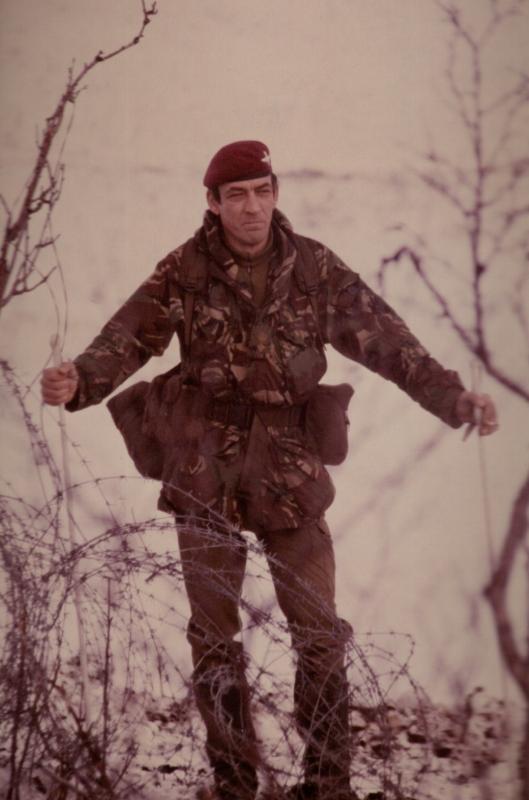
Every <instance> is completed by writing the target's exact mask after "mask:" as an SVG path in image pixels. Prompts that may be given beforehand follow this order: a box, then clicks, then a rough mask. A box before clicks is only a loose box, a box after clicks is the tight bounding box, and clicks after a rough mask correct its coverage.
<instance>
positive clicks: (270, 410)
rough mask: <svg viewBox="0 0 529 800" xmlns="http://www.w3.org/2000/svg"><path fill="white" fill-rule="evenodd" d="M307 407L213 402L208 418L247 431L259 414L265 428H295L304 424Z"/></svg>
mask: <svg viewBox="0 0 529 800" xmlns="http://www.w3.org/2000/svg"><path fill="white" fill-rule="evenodd" d="M304 411H305V406H259V405H250V404H249V403H237V402H231V403H226V402H223V401H221V400H212V402H211V404H210V406H209V409H208V412H207V416H208V418H209V419H211V420H213V421H214V422H222V423H223V424H224V425H235V426H236V427H237V428H243V429H247V428H249V427H250V426H251V424H252V421H253V417H254V414H257V416H258V417H259V419H260V420H261V422H262V423H263V425H265V427H267V428H270V427H277V428H294V427H297V426H299V425H301V424H302V422H303V416H304Z"/></svg>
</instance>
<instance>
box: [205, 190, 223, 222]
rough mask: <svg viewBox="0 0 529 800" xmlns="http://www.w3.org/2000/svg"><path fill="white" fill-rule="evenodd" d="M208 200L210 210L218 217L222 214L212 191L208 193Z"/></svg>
mask: <svg viewBox="0 0 529 800" xmlns="http://www.w3.org/2000/svg"><path fill="white" fill-rule="evenodd" d="M206 200H207V201H208V206H209V210H210V211H213V213H214V214H216V215H217V216H218V215H219V214H220V206H219V203H218V201H217V200H216V199H215V196H214V194H213V192H212V191H211V189H208V191H207V194H206Z"/></svg>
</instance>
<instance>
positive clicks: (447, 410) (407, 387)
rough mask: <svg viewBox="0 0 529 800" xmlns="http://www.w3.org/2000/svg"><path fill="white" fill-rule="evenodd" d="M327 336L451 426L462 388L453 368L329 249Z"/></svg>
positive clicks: (456, 420)
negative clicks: (441, 361)
mask: <svg viewBox="0 0 529 800" xmlns="http://www.w3.org/2000/svg"><path fill="white" fill-rule="evenodd" d="M324 261H326V262H327V263H326V270H325V271H326V274H327V292H326V295H327V297H326V300H327V314H326V334H327V341H328V342H329V343H330V344H332V345H333V347H335V348H336V350H338V351H339V352H340V353H342V354H343V355H345V356H347V357H348V358H351V359H353V360H355V361H357V362H359V363H360V364H363V365H364V366H365V367H368V368H369V369H370V370H372V371H373V372H376V373H378V374H379V375H381V376H382V377H383V378H386V379H387V380H390V381H393V383H396V384H397V386H399V387H400V388H401V389H403V390H404V391H405V392H406V393H407V394H408V395H409V396H410V397H411V398H412V399H413V400H415V401H416V402H417V403H420V405H421V406H422V407H423V408H425V409H426V410H427V411H430V412H431V413H432V414H435V416H437V417H439V418H440V419H441V420H443V422H446V423H447V424H448V425H451V426H452V427H453V428H459V427H460V426H461V424H462V423H461V422H460V420H459V418H458V417H457V415H456V412H455V405H456V401H457V399H458V397H459V395H460V394H461V392H462V391H464V389H465V387H464V386H463V384H462V382H461V380H460V378H459V375H458V374H457V372H453V371H452V370H447V369H445V368H444V367H443V366H441V364H439V363H438V362H437V361H435V359H433V358H432V357H431V356H430V354H429V353H428V352H427V350H426V349H425V348H424V347H423V346H422V344H421V343H420V342H419V341H418V339H416V337H415V336H413V334H412V333H411V332H410V330H409V329H408V327H407V326H406V324H405V322H404V321H403V320H402V319H401V318H400V317H399V315H398V314H397V313H396V312H395V311H394V310H393V309H392V308H391V307H390V306H389V305H388V304H387V303H386V302H385V300H383V299H382V298H381V297H380V296H379V295H377V294H376V293H375V292H374V291H372V289H370V288H369V286H367V285H366V284H365V283H364V281H363V280H362V279H361V278H360V276H359V275H358V274H357V273H355V272H353V271H352V270H351V269H349V267H347V266H346V265H345V264H344V263H343V262H342V261H341V260H340V259H339V258H338V257H337V256H336V255H334V253H332V252H331V251H329V250H327V252H326V253H325V257H324Z"/></svg>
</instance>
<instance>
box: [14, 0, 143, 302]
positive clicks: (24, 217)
mask: <svg viewBox="0 0 529 800" xmlns="http://www.w3.org/2000/svg"><path fill="white" fill-rule="evenodd" d="M141 9H142V21H141V25H140V28H139V31H138V33H137V34H136V35H135V36H134V37H133V38H132V39H131V40H130V41H129V42H127V43H126V44H124V45H121V46H120V47H118V48H116V49H115V50H113V51H111V52H109V53H104V52H102V51H100V52H98V53H97V54H96V55H95V56H94V57H93V58H92V59H91V60H90V61H89V62H87V63H86V64H85V65H84V66H83V67H82V68H81V69H80V70H79V72H78V73H77V74H76V75H74V73H73V69H72V68H70V70H69V71H68V79H67V83H66V88H65V89H64V91H63V93H62V95H61V97H60V99H59V101H58V103H57V105H56V106H55V109H54V111H53V112H52V113H51V115H50V116H49V117H48V118H47V119H46V123H45V126H44V130H43V133H42V135H41V136H40V138H39V140H38V144H37V150H38V152H37V159H36V162H35V166H34V167H33V170H32V173H31V175H30V177H29V179H28V183H27V187H26V190H25V193H24V197H23V199H22V202H21V205H20V209H19V211H18V213H17V214H16V215H15V214H13V213H12V212H11V211H10V210H9V209H8V210H7V222H6V226H5V230H4V237H3V241H2V243H1V245H0V310H1V309H2V308H3V307H4V306H5V305H6V304H7V303H8V302H9V300H10V299H11V298H12V297H13V296H14V295H16V294H23V293H24V292H23V291H21V284H20V282H18V288H17V291H15V292H10V291H9V290H8V282H10V283H11V284H13V283H15V284H17V277H16V276H17V273H18V272H19V271H20V270H21V269H23V264H22V265H21V264H20V262H19V255H20V251H21V250H20V248H21V243H22V240H23V238H24V236H25V234H26V233H27V231H28V227H29V224H30V220H31V218H32V217H33V216H34V215H35V214H37V213H38V212H39V211H40V210H41V209H42V208H43V207H45V206H47V207H48V208H49V209H50V210H51V209H53V207H54V206H55V204H56V203H57V201H58V199H59V196H60V190H61V186H62V177H61V176H62V170H63V165H62V164H61V163H60V162H59V163H58V164H57V166H56V168H55V170H52V169H51V167H50V153H51V150H52V146H53V144H54V142H55V140H56V137H57V134H58V132H59V129H60V127H61V124H62V122H63V119H64V115H65V113H66V110H67V108H68V107H69V106H70V105H71V104H74V103H75V101H76V99H77V97H78V94H79V92H80V90H81V84H82V81H83V80H84V78H85V77H86V75H87V74H88V73H89V72H90V71H91V70H92V69H94V67H96V66H97V65H98V64H101V63H104V62H105V61H109V60H110V59H112V58H115V57H116V56H118V55H120V54H121V53H123V52H125V51H126V50H129V49H130V48H131V47H134V46H135V45H137V44H138V43H139V42H140V40H141V39H142V38H143V35H144V32H145V28H146V27H147V25H148V24H149V23H150V21H151V17H152V16H154V15H155V14H156V13H157V8H156V3H155V2H153V3H152V4H151V5H149V6H147V5H146V3H145V0H141ZM43 180H44V184H43V185H41V181H43ZM39 187H40V188H39ZM26 265H27V264H26ZM27 277H29V276H28V274H27V273H26V274H25V277H24V279H23V282H24V281H25V280H27ZM30 291H31V290H30Z"/></svg>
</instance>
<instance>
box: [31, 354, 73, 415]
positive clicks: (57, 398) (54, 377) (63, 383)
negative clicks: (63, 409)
mask: <svg viewBox="0 0 529 800" xmlns="http://www.w3.org/2000/svg"><path fill="white" fill-rule="evenodd" d="M40 386H41V391H42V399H43V401H44V402H45V403H48V404H49V405H50V406H60V405H61V403H68V402H69V401H70V400H71V399H72V398H73V397H74V396H75V393H76V392H77V388H78V386H79V375H78V372H77V370H76V368H75V364H74V363H73V362H72V361H63V362H62V364H60V365H59V366H58V367H49V368H48V369H45V370H44V371H43V373H42V378H41V380H40Z"/></svg>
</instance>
